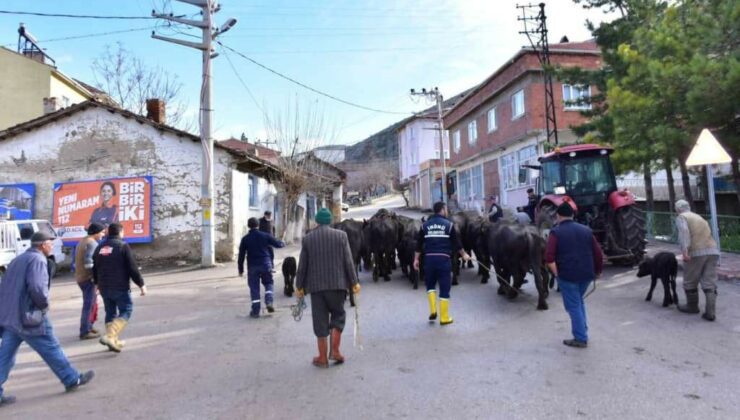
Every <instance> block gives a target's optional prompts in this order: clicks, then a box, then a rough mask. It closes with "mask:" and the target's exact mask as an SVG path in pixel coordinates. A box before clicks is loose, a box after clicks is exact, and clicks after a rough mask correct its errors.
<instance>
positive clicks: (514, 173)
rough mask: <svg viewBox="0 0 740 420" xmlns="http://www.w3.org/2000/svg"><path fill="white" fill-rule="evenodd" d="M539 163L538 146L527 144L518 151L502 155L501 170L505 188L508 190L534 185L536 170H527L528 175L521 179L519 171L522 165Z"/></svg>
mask: <svg viewBox="0 0 740 420" xmlns="http://www.w3.org/2000/svg"><path fill="white" fill-rule="evenodd" d="M536 163H537V146H527V147H525V148H523V149H519V150H518V151H516V152H512V153H509V154H507V155H504V156H502V157H501V172H502V175H503V178H504V188H505V189H507V190H511V189H515V188H519V187H524V186H527V185H534V183H535V181H534V178H535V176H536V174H535V172H534V171H532V170H527V176H526V177H525V178H524V179H523V180H522V179H519V171H520V170H522V169H526V168H522V165H533V164H536Z"/></svg>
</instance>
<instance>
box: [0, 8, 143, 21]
mask: <svg viewBox="0 0 740 420" xmlns="http://www.w3.org/2000/svg"><path fill="white" fill-rule="evenodd" d="M0 14H3V15H25V16H41V17H61V18H73V19H128V20H134V19H146V20H151V19H154V17H152V16H100V15H72V14H66V13H39V12H19V11H17V10H0Z"/></svg>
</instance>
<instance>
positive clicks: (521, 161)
mask: <svg viewBox="0 0 740 420" xmlns="http://www.w3.org/2000/svg"><path fill="white" fill-rule="evenodd" d="M516 154H517V171H521V170H522V169H524V170H526V171H527V172H526V173H527V177H526V178H525V180H524V182H519V186H520V187H523V186H525V185H534V184H535V178H536V173H535V171H533V170H531V169H528V168H522V165H536V164H537V147H536V146H528V147H525V148H524V149H521V150H519V151H518V152H516ZM517 181H521V179H519V176H518V174H517Z"/></svg>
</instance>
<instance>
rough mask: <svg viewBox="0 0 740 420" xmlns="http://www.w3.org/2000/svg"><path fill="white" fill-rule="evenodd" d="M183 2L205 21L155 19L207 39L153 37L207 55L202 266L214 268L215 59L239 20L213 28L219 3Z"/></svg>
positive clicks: (202, 111)
mask: <svg viewBox="0 0 740 420" xmlns="http://www.w3.org/2000/svg"><path fill="white" fill-rule="evenodd" d="M177 1H179V2H181V3H187V4H192V5H195V6H198V7H200V8H201V14H202V15H203V20H191V19H184V18H180V17H175V16H173V15H171V14H170V15H165V14H161V13H155V11H153V10H152V16H154V17H157V18H160V19H165V20H169V21H172V22H177V23H182V24H184V25H188V26H192V27H195V28H200V29H201V30H203V40H202V42H200V43H197V42H190V41H183V40H180V39H175V38H170V37H165V36H160V35H157V34H155V33H154V31H152V38H154V39H159V40H162V41H167V42H172V43H174V44H179V45H184V46H186V47H190V48H195V49H197V50H201V51H202V52H203V79H202V83H201V91H200V141H201V145H202V146H203V166H202V181H201V187H200V192H201V198H200V206H201V209H202V212H201V221H202V225H201V254H202V255H201V266H202V267H213V266H214V265H215V264H216V257H215V252H214V248H215V246H214V244H215V238H214V236H215V235H214V230H213V137H211V113H212V112H213V108H211V59H212V58H214V57H216V55H217V54H216V53H214V51H213V40H214V39H215V38H216V37H217V36H218V35H220V34H222V33H224V32H226V31H228V30H229V29H231V28H232V27H233V26H234V25H235V24H236V19H234V18H231V19H229V20H227V21H226V23H224V24H223V26H221V28H219V29H218V30H216V29H215V28H214V27H213V14H214V13H216V12H218V11H219V10H220V8H221V6H219V5H218V3H217V0H177Z"/></svg>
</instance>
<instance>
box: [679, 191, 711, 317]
mask: <svg viewBox="0 0 740 420" xmlns="http://www.w3.org/2000/svg"><path fill="white" fill-rule="evenodd" d="M676 212H677V213H678V216H676V228H677V229H678V243H679V245H680V246H681V252H682V253H683V261H684V275H683V289H684V291H685V292H686V305H679V306H678V310H679V311H681V312H685V313H688V314H698V313H699V312H700V311H699V289H698V286H699V283H701V288H702V290H703V291H704V296H705V297H706V308H705V310H704V314H703V315H702V318H704V319H706V320H707V321H714V319H715V317H716V315H715V306H716V304H717V263H718V262H719V249H718V248H717V243H716V242H715V241H714V238H712V231H711V229H709V223H707V221H706V220H704V219H703V218H702V217H701V216H699V215H698V214H696V213H693V212H692V211H691V207H690V206H689V203H688V202H686V200H678V201H676Z"/></svg>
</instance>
